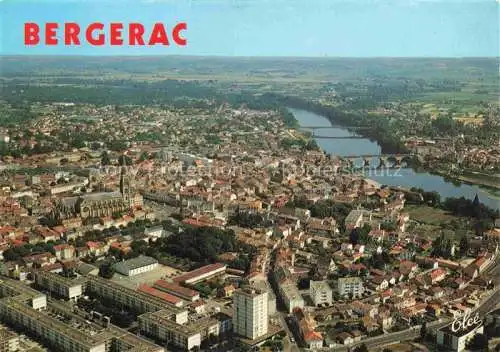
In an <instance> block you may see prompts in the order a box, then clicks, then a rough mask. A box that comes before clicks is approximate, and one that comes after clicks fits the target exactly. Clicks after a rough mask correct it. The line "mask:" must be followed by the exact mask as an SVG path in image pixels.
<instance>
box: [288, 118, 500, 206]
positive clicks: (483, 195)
mask: <svg viewBox="0 0 500 352" xmlns="http://www.w3.org/2000/svg"><path fill="white" fill-rule="evenodd" d="M289 110H290V111H291V112H292V113H293V115H294V116H295V119H296V120H297V121H298V122H299V125H300V126H324V127H329V126H332V123H331V122H330V121H329V120H328V119H327V118H326V117H324V116H321V115H318V114H315V113H312V112H310V111H305V110H298V109H292V108H290V109H289ZM316 135H319V136H327V137H332V136H333V137H347V136H352V135H353V134H352V133H351V132H349V131H348V130H346V129H344V128H339V127H332V128H327V129H322V130H317V131H316ZM315 140H316V143H317V144H318V145H319V146H320V147H321V148H322V149H323V150H324V151H325V152H326V153H328V154H333V155H340V156H347V155H378V154H380V152H381V148H380V145H378V144H377V143H376V142H374V141H371V140H369V139H368V138H361V139H360V138H357V139H354V138H353V139H326V138H315ZM360 162H361V160H359V161H358V162H357V163H358V164H359V163H360ZM377 162H378V160H377V158H374V159H373V160H372V161H371V163H372V165H377ZM366 177H367V178H370V179H372V180H374V181H376V182H378V183H380V184H382V185H390V186H402V187H405V188H411V187H418V188H422V189H424V190H426V191H436V192H439V194H440V195H441V198H442V199H444V198H448V197H465V198H469V199H474V197H475V195H476V194H477V195H478V197H479V200H480V201H481V202H482V203H484V204H485V205H487V206H488V207H490V208H493V209H500V200H499V199H498V198H496V197H495V195H493V194H489V193H488V192H486V191H485V190H484V189H482V188H480V187H478V186H476V185H469V184H465V183H460V184H457V183H453V182H449V181H446V180H445V179H444V178H443V177H442V176H439V175H433V174H430V173H428V172H417V171H415V170H413V169H411V168H401V169H399V170H396V169H380V170H375V169H370V170H367V171H366Z"/></svg>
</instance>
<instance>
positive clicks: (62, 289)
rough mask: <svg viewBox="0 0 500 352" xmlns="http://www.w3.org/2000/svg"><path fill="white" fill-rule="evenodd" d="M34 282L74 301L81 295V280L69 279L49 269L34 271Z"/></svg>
mask: <svg viewBox="0 0 500 352" xmlns="http://www.w3.org/2000/svg"><path fill="white" fill-rule="evenodd" d="M35 283H36V284H37V285H38V286H39V287H42V288H44V289H46V290H48V291H50V292H52V293H54V294H55V295H57V296H59V297H61V298H64V299H68V300H72V301H76V300H77V299H78V298H80V297H81V296H82V295H83V284H82V282H81V281H77V280H73V279H69V278H66V277H63V276H61V275H59V274H56V273H52V272H50V271H41V270H40V271H36V272H35Z"/></svg>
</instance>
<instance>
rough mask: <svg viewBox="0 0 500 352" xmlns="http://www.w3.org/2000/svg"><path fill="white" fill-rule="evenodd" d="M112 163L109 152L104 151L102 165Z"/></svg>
mask: <svg viewBox="0 0 500 352" xmlns="http://www.w3.org/2000/svg"><path fill="white" fill-rule="evenodd" d="M109 164H111V159H110V158H109V154H108V152H107V151H103V152H102V154H101V165H109Z"/></svg>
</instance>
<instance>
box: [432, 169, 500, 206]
mask: <svg viewBox="0 0 500 352" xmlns="http://www.w3.org/2000/svg"><path fill="white" fill-rule="evenodd" d="M427 171H429V172H431V173H433V174H436V175H440V176H443V177H444V178H446V179H449V180H451V181H458V182H461V183H466V184H468V185H474V186H479V187H481V188H482V189H483V190H485V191H486V192H488V193H490V194H492V195H493V196H496V197H498V199H499V200H500V177H499V176H494V175H485V174H480V173H474V172H466V173H463V174H460V175H451V174H450V173H449V172H447V171H444V170H440V169H427Z"/></svg>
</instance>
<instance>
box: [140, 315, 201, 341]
mask: <svg viewBox="0 0 500 352" xmlns="http://www.w3.org/2000/svg"><path fill="white" fill-rule="evenodd" d="M137 320H138V321H139V328H140V330H141V332H142V333H143V334H145V335H146V336H150V337H153V338H155V339H158V340H160V341H169V342H170V343H172V344H173V345H175V346H177V347H180V348H183V349H185V350H190V349H192V348H194V347H200V345H201V332H200V331H196V329H193V327H191V326H190V325H179V324H177V323H176V322H175V316H174V315H173V314H172V312H171V311H168V310H159V311H156V312H149V313H145V314H142V315H140V316H138V317H137Z"/></svg>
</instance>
